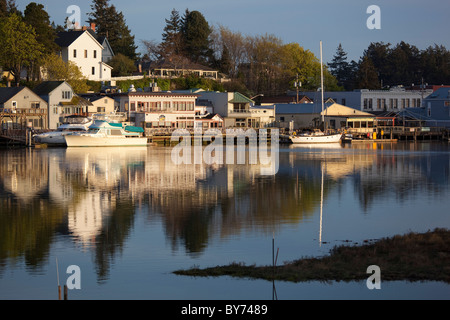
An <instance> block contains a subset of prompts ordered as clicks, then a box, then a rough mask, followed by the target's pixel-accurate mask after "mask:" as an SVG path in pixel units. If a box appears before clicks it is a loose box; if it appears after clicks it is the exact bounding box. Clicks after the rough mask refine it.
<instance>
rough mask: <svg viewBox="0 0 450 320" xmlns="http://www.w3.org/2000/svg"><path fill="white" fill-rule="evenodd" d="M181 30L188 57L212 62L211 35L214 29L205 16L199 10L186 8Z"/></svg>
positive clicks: (202, 61)
mask: <svg viewBox="0 0 450 320" xmlns="http://www.w3.org/2000/svg"><path fill="white" fill-rule="evenodd" d="M181 32H182V35H183V40H184V44H185V47H184V48H185V55H186V57H187V58H189V59H190V60H192V61H194V62H199V63H204V64H208V63H210V62H211V61H212V55H213V53H212V50H211V46H210V38H209V37H210V35H211V32H212V30H211V28H210V26H209V24H208V22H207V21H206V19H205V17H204V16H203V15H202V14H201V13H200V12H198V11H188V10H186V13H185V15H184V17H183V24H182V28H181Z"/></svg>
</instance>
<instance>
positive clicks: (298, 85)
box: [294, 73, 302, 104]
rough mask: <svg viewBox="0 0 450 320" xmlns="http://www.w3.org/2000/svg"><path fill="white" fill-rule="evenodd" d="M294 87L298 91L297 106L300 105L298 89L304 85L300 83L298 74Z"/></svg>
mask: <svg viewBox="0 0 450 320" xmlns="http://www.w3.org/2000/svg"><path fill="white" fill-rule="evenodd" d="M294 86H295V88H296V89H297V104H298V102H299V100H298V88H299V87H301V86H302V83H301V82H299V81H298V73H297V81H295V83H294Z"/></svg>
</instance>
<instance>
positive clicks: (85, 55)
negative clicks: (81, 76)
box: [84, 50, 88, 58]
mask: <svg viewBox="0 0 450 320" xmlns="http://www.w3.org/2000/svg"><path fill="white" fill-rule="evenodd" d="M87 52H88V51H87V50H84V57H85V58H87V57H88V54H87Z"/></svg>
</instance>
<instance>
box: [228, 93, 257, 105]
mask: <svg viewBox="0 0 450 320" xmlns="http://www.w3.org/2000/svg"><path fill="white" fill-rule="evenodd" d="M228 103H255V102H254V101H253V100H252V99H249V98H247V97H246V96H244V95H243V94H242V93H239V92H234V94H233V99H231V100H230V101H228Z"/></svg>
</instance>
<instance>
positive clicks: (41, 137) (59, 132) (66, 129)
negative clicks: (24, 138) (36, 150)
mask: <svg viewBox="0 0 450 320" xmlns="http://www.w3.org/2000/svg"><path fill="white" fill-rule="evenodd" d="M92 123H93V121H92V119H90V118H87V117H82V116H68V117H66V118H65V119H64V123H63V124H62V125H60V126H59V127H58V129H56V130H55V131H50V132H45V133H41V134H36V135H34V136H33V138H34V141H35V142H37V143H42V144H48V145H65V144H66V140H65V139H64V136H65V135H67V134H71V133H74V132H83V131H87V130H88V128H89V126H90V125H91V124H92Z"/></svg>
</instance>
